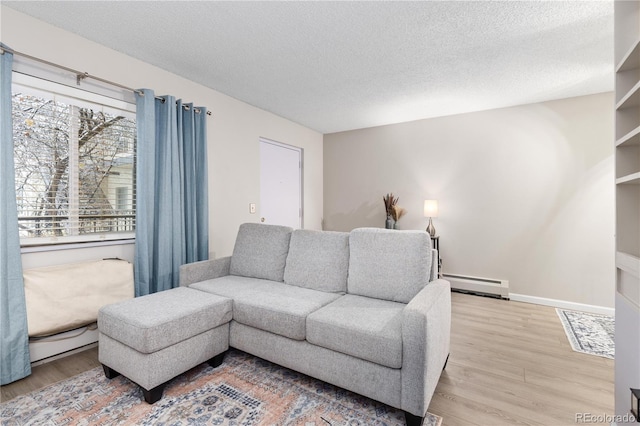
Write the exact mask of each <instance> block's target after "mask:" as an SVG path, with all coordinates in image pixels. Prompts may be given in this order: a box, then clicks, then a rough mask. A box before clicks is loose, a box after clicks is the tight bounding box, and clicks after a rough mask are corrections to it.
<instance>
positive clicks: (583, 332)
mask: <svg viewBox="0 0 640 426" xmlns="http://www.w3.org/2000/svg"><path fill="white" fill-rule="evenodd" d="M556 312H557V313H558V316H559V317H560V322H562V326H563V327H564V332H565V334H566V335H567V338H568V339H569V343H571V347H572V348H573V350H574V351H576V352H582V353H585V354H590V355H598V356H601V357H605V358H610V359H613V358H614V352H615V340H614V329H615V320H614V318H613V317H612V316H608V315H598V314H590V313H586V312H577V311H568V310H565V309H558V308H556Z"/></svg>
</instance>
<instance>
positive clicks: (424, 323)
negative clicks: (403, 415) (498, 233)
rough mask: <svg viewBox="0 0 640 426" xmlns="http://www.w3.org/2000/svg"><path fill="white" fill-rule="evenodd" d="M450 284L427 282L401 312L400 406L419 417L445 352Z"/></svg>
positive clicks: (449, 311) (446, 355)
mask: <svg viewBox="0 0 640 426" xmlns="http://www.w3.org/2000/svg"><path fill="white" fill-rule="evenodd" d="M450 338H451V286H450V284H449V281H446V280H442V279H438V280H435V281H432V282H430V283H429V284H427V285H426V286H425V287H424V288H423V289H422V290H421V291H420V293H418V294H417V295H416V296H415V297H414V298H413V299H412V300H411V301H410V302H409V304H408V305H407V306H406V307H405V308H404V311H403V313H402V399H401V404H402V407H401V408H402V409H403V410H405V411H407V412H409V413H411V414H414V415H417V416H420V417H423V416H424V415H425V413H426V412H427V408H429V402H430V401H431V397H432V396H433V392H434V391H435V388H436V385H437V384H438V380H439V379H440V374H441V373H442V369H443V368H444V366H445V362H446V360H447V357H448V355H449V344H450Z"/></svg>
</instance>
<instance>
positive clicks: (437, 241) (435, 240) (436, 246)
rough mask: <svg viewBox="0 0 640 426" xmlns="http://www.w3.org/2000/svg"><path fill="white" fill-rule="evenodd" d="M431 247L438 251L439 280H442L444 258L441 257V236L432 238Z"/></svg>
mask: <svg viewBox="0 0 640 426" xmlns="http://www.w3.org/2000/svg"><path fill="white" fill-rule="evenodd" d="M431 245H432V246H433V248H434V249H436V250H438V278H442V257H440V236H439V235H436V236H433V237H431Z"/></svg>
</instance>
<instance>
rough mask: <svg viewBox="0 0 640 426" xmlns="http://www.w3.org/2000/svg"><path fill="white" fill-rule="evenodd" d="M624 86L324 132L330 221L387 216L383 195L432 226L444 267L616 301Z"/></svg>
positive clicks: (407, 222) (416, 223) (518, 287)
mask: <svg viewBox="0 0 640 426" xmlns="http://www.w3.org/2000/svg"><path fill="white" fill-rule="evenodd" d="M612 104H613V94H611V93H605V94H598V95H592V96H584V97H579V98H572V99H564V100H559V101H552V102H545V103H540V104H533V105H524V106H518V107H512V108H505V109H499V110H491V111H483V112H477V113H470V114H462V115H456V116H449V117H443V118H436V119H428V120H420V121H413V122H409V123H403V124H396V125H389V126H382V127H375V128H369V129H362V130H355V131H350V132H342V133H335V134H329V135H325V136H324V222H325V229H332V230H350V229H352V228H355V227H361V226H375V227H383V226H384V220H385V212H384V206H383V203H382V196H383V195H384V194H386V193H388V192H393V193H394V195H397V196H399V197H400V200H399V202H398V205H400V206H402V207H404V208H406V209H407V210H408V213H407V215H406V216H405V217H404V218H402V219H401V220H400V223H399V225H400V228H402V229H424V228H425V227H426V225H427V220H426V219H425V218H423V217H422V203H423V200H425V199H429V198H434V199H437V200H438V202H439V209H440V214H439V217H438V218H437V219H434V225H435V227H436V230H437V232H438V234H439V235H440V236H441V238H440V245H441V252H442V258H443V270H444V272H445V273H447V272H448V273H456V274H465V275H472V276H480V277H487V278H500V279H508V280H509V282H510V291H511V293H518V294H523V295H529V296H536V297H543V298H550V299H559V300H564V301H570V302H575V303H583V304H589V305H598V306H606V307H613V304H614V282H613V271H614V259H613V253H614V203H613V156H612V155H613V113H612Z"/></svg>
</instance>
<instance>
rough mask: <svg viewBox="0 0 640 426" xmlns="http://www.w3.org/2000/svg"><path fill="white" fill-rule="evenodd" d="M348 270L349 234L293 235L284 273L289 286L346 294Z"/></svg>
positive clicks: (298, 231) (301, 232)
mask: <svg viewBox="0 0 640 426" xmlns="http://www.w3.org/2000/svg"><path fill="white" fill-rule="evenodd" d="M348 270H349V233H347V232H331V231H311V230H304V229H296V230H295V231H293V234H291V243H290V244H289V255H288V256H287V265H286V267H285V269H284V282H285V283H286V284H290V285H295V286H298V287H305V288H310V289H313V290H320V291H326V292H330V293H343V294H344V293H346V292H347V272H348Z"/></svg>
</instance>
